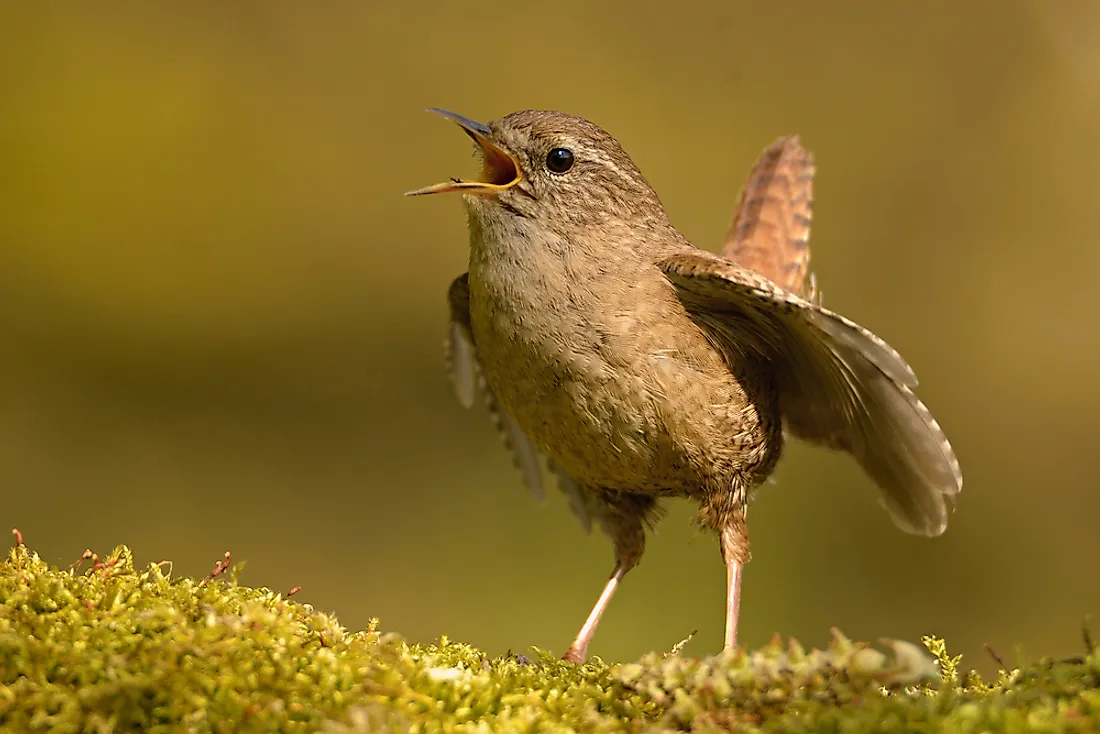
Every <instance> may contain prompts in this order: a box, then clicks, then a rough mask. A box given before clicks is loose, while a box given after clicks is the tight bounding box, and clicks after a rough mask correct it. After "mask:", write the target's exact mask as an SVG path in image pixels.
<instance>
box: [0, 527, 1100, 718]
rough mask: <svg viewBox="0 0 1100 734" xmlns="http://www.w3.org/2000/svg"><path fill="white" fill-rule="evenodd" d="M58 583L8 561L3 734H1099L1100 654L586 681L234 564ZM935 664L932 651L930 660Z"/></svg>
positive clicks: (706, 671)
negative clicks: (386, 627)
mask: <svg viewBox="0 0 1100 734" xmlns="http://www.w3.org/2000/svg"><path fill="white" fill-rule="evenodd" d="M83 560H84V561H86V563H84V564H76V565H74V567H72V568H68V569H58V568H54V567H51V566H49V565H48V564H46V563H44V562H43V561H42V560H41V559H40V558H39V557H38V556H37V555H36V554H34V553H31V552H29V551H28V550H27V549H26V547H25V546H23V545H22V544H21V543H20V544H18V545H17V546H16V547H15V548H14V549H13V550H12V551H11V553H10V555H9V557H8V559H7V561H6V562H5V563H3V564H2V565H0V730H3V731H17V732H18V731H50V732H85V731H88V732H106V731H133V730H139V731H197V732H201V731H215V732H223V731H224V732H230V731H232V732H236V731H326V732H379V731H398V732H403V731H478V732H490V731H503V732H536V731H537V732H543V731H547V732H557V731H560V732H568V731H586V732H587V731H591V732H612V731H615V732H617V731H646V732H658V731H717V732H720V731H762V732H804V731H826V732H840V731H881V732H892V731H929V732H931V731H1024V730H1026V731H1039V732H1045V731H1050V732H1063V731H1082V732H1083V731H1097V730H1100V649H1094V650H1092V651H1091V652H1090V654H1089V655H1087V656H1085V657H1083V658H1081V659H1079V660H1068V661H1061V662H1053V661H1040V662H1038V663H1036V664H1034V665H1031V666H1029V667H1027V668H1025V669H1022V670H1016V671H1012V672H1002V673H1001V675H1000V679H999V680H997V681H996V682H993V683H986V682H984V681H982V680H981V679H980V678H979V677H978V676H977V675H975V674H973V673H971V674H967V675H965V676H960V673H959V669H958V666H959V660H958V658H952V657H949V656H948V655H947V652H946V650H945V649H944V646H943V643H942V641H940V640H936V639H932V638H926V639H925V641H924V643H925V645H924V648H921V647H917V646H915V645H912V644H910V643H904V642H885V643H881V644H880V645H878V646H871V645H866V644H860V643H853V642H851V641H849V640H847V639H845V638H844V637H843V636H841V635H840V634H839V633H837V634H835V635H834V639H833V641H832V643H831V644H830V645H829V646H828V648H827V649H825V650H819V651H806V650H803V649H802V648H801V647H800V646H799V645H798V644H797V643H796V642H794V641H790V642H789V643H787V644H781V643H780V642H779V641H778V640H776V641H775V642H773V643H772V644H771V645H769V646H767V647H765V648H763V649H761V650H759V651H756V652H750V653H741V652H738V653H731V654H723V655H719V656H716V657H709V658H704V659H689V658H685V657H682V656H681V655H679V654H677V653H676V652H673V653H668V654H664V655H661V654H651V655H648V656H646V657H645V658H643V659H642V660H641V661H639V662H637V663H632V664H628V665H619V666H608V665H606V664H605V663H603V662H601V661H600V660H594V661H593V662H591V663H589V664H588V665H585V666H583V667H580V668H578V667H576V666H574V665H571V664H567V663H563V662H561V661H559V660H557V659H556V658H554V657H553V656H551V655H549V654H545V653H542V652H539V651H536V652H535V654H534V659H528V658H526V657H524V656H522V655H508V656H505V657H501V658H495V659H494V658H490V657H488V656H486V655H485V654H484V653H482V652H479V651H478V650H475V649H473V648H471V647H469V646H467V645H463V644H461V643H456V642H452V641H449V640H448V639H446V638H441V639H440V640H439V642H438V643H437V644H431V645H412V644H408V643H406V642H404V641H402V640H401V639H399V638H398V637H396V636H394V635H389V634H382V633H380V632H379V631H378V630H377V623H376V622H372V623H371V625H370V626H369V627H368V629H366V630H364V631H360V632H348V631H347V630H345V629H344V628H343V627H341V626H340V624H339V623H338V622H337V620H336V619H335V618H333V617H331V616H329V615H326V614H322V613H320V612H317V611H315V610H313V609H312V608H311V607H310V606H309V605H308V604H299V603H296V602H293V601H290V600H288V599H286V598H284V596H283V595H281V594H278V593H276V592H273V591H270V590H268V589H252V588H248V587H246V586H242V585H240V584H239V583H238V582H237V571H238V570H239V569H238V568H236V567H234V568H232V569H229V568H228V564H221V563H219V565H218V566H217V567H215V569H214V572H213V573H212V574H211V576H209V577H207V578H205V579H191V578H179V577H173V576H172V575H171V573H170V568H169V567H168V565H167V564H151V565H150V566H149V567H147V568H145V569H144V570H139V569H135V568H134V565H133V557H132V556H131V554H130V551H129V550H127V549H126V548H125V547H122V548H119V549H117V550H116V551H115V552H114V553H112V554H111V555H110V556H109V557H108V558H106V559H104V560H100V559H99V558H96V557H94V556H92V555H91V554H90V553H85V557H84V559H83ZM929 653H931V654H929Z"/></svg>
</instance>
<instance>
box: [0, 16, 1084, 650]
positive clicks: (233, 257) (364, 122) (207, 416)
mask: <svg viewBox="0 0 1100 734" xmlns="http://www.w3.org/2000/svg"><path fill="white" fill-rule="evenodd" d="M1098 34H1100V6H1097V5H1096V4H1095V3H1091V2H1087V1H1085V0H1082V1H1080V2H1076V3H1073V2H1064V3H1048V2H1041V1H1040V0H1034V1H1033V2H1001V3H996V4H990V3H957V2H956V3H949V2H933V3H921V4H913V3H875V2H862V3H853V2H848V3H809V2H806V3H760V2H751V3H750V2H732V3H731V2H680V3H668V2H660V3H658V2H616V3H597V2H579V1H577V2H562V3H557V4H553V3H542V4H537V5H536V4H533V3H528V4H525V3H493V4H485V3H468V2H427V1H424V2H408V3H399V2H369V1H366V0H364V1H362V2H336V3H316V4H306V3H289V2H287V3H259V2H256V3H224V2H208V3H200V2H191V3H183V4H176V5H162V4H154V3H136V2H135V3H126V4H111V3H85V4H79V5H78V4H46V3H18V4H17V3H8V4H5V5H4V7H3V8H2V9H0V95H2V96H0V345H2V347H0V527H3V528H5V529H6V528H8V527H14V526H17V527H19V528H20V529H21V530H22V531H23V532H24V533H25V535H26V536H27V540H28V543H29V544H30V545H31V546H32V547H33V548H35V549H36V550H38V551H39V552H40V553H42V554H43V555H44V556H45V557H46V558H47V559H48V560H50V561H52V562H56V563H62V564H67V563H68V562H70V561H71V560H74V559H75V558H76V557H77V556H79V554H80V552H81V551H82V550H83V549H84V548H85V547H91V548H93V549H95V550H98V551H100V552H105V551H108V550H110V548H111V547H112V546H114V545H115V544H117V543H123V542H125V543H127V544H129V545H130V546H131V547H132V548H133V549H134V551H135V553H136V554H137V556H138V558H139V560H143V561H157V560H161V559H165V558H170V559H173V560H174V561H175V570H176V572H183V573H203V572H205V571H206V570H208V568H209V567H210V566H211V565H212V564H213V561H214V560H216V559H217V558H218V557H220V555H221V553H222V552H224V551H225V550H226V549H229V550H232V552H233V554H234V558H235V559H238V560H246V559H247V561H248V563H249V568H248V570H247V571H246V572H245V574H244V577H243V580H244V581H245V582H248V583H251V584H255V585H270V586H271V587H273V588H276V589H280V590H285V589H289V588H290V587H292V586H295V585H300V586H302V587H303V591H302V592H301V597H300V598H301V599H303V600H305V601H309V602H311V603H313V604H315V605H316V606H317V607H319V608H321V609H324V610H328V611H333V612H335V613H337V614H338V615H339V616H340V618H341V619H342V620H343V621H344V622H345V623H346V624H347V625H349V626H351V627H359V626H361V625H363V624H364V623H365V622H366V620H367V618H368V617H370V616H373V615H377V616H380V617H381V618H382V620H383V625H384V627H386V628H387V629H391V630H396V631H400V632H402V633H404V634H406V635H407V636H409V637H411V638H413V639H417V640H427V639H431V638H433V637H435V636H437V635H439V634H440V633H447V634H450V635H452V636H454V637H458V638H461V639H465V640H468V641H469V642H472V643H474V644H476V645H479V646H482V647H484V648H486V649H488V650H489V651H491V652H495V653H499V652H503V651H504V650H505V649H507V648H512V649H514V650H522V649H524V648H525V647H527V646H528V645H532V644H535V645H539V646H543V647H549V648H552V649H555V650H558V651H561V650H562V649H563V648H564V646H565V645H566V644H567V642H568V640H569V639H570V638H571V636H572V634H573V633H574V631H575V629H576V627H577V626H578V625H579V623H580V622H581V621H582V619H583V617H584V615H585V614H586V612H587V610H588V607H589V605H590V603H591V602H592V601H593V599H594V597H595V595H596V593H597V591H598V589H599V586H600V585H601V584H602V582H603V580H604V579H605V577H606V574H607V572H608V571H609V569H610V563H611V553H610V549H609V547H608V544H607V542H606V541H605V540H604V539H603V538H602V537H600V536H598V535H595V534H594V535H592V536H584V535H583V534H582V533H581V532H580V530H579V529H578V528H577V526H576V524H575V523H574V521H573V520H572V518H571V517H570V515H569V512H568V510H567V508H566V506H565V504H564V502H563V501H562V499H561V498H560V497H559V496H558V495H557V494H556V493H551V499H550V501H549V503H548V504H547V506H545V507H539V506H538V505H536V504H534V503H533V502H531V501H530V499H529V497H528V496H527V495H526V493H525V491H524V490H523V489H522V488H521V487H520V484H519V479H518V477H517V475H516V473H515V472H514V471H513V469H512V468H511V466H510V463H509V459H508V457H507V456H506V455H505V453H504V451H503V450H502V449H501V447H500V445H499V443H498V440H497V437H496V436H495V435H494V433H493V431H492V429H491V427H490V424H489V422H488V420H487V419H486V418H485V416H484V414H483V413H482V412H481V411H480V410H477V411H474V412H466V411H463V410H462V409H461V408H460V407H459V406H458V404H457V402H456V400H455V399H454V397H453V396H452V393H451V391H450V385H449V383H448V382H447V381H446V379H445V376H444V373H443V370H442V367H441V341H442V337H443V334H444V324H445V318H446V310H445V292H446V288H447V286H448V284H449V283H450V282H451V279H452V278H453V277H454V276H456V275H457V274H459V273H460V272H462V271H463V270H464V269H465V259H466V256H467V250H466V232H465V222H464V217H463V214H462V211H461V207H460V205H459V202H458V201H457V200H455V199H447V198H445V197H441V198H438V199H404V198H402V197H401V193H402V192H404V191H406V190H408V189H411V188H414V187H417V186H421V185H425V184H428V183H433V182H435V181H437V180H440V179H442V178H444V177H446V176H450V175H465V174H469V173H471V172H472V171H473V170H474V167H475V164H474V162H473V159H472V158H471V151H470V146H469V143H468V141H467V140H466V139H465V138H464V137H463V136H462V135H461V134H460V133H459V132H458V131H457V130H455V129H454V127H453V126H452V125H449V124H447V123H445V122H444V121H442V120H440V119H439V118H436V117H433V116H431V115H428V114H425V113H424V112H423V109H424V107H426V106H429V105H433V106H442V107H447V108H451V109H454V110H457V111H459V112H461V113H464V114H467V115H470V116H473V117H476V118H485V119H487V118H493V117H497V116H500V115H503V114H506V113H507V112H510V111H512V110H516V109H520V108H527V107H550V108H557V109H561V110H565V111H569V112H573V113H578V114H583V115H585V116H587V117H589V118H591V119H593V120H594V121H596V122H598V123H600V124H601V125H603V126H604V127H606V128H607V129H609V130H610V131H611V132H612V133H613V134H615V135H616V136H617V137H618V138H619V139H620V140H621V141H622V142H623V143H624V145H625V146H626V148H627V149H628V150H629V151H630V152H631V153H632V155H633V156H634V157H635V159H636V161H637V162H638V163H639V165H640V166H641V167H642V169H643V170H644V171H645V172H646V174H647V175H648V176H649V178H650V179H651V181H652V183H653V185H654V186H655V188H656V189H657V190H658V192H659V193H660V194H661V196H662V198H663V200H664V202H665V204H666V206H667V208H668V210H669V212H670V215H671V217H672V219H673V220H674V221H675V222H676V223H677V224H678V225H679V226H680V227H681V229H682V230H683V231H684V232H685V233H686V234H687V235H688V236H689V237H691V238H692V239H693V240H694V241H695V242H696V243H697V244H699V245H700V246H704V247H708V248H711V249H715V248H716V247H717V246H718V245H719V244H720V242H721V240H722V237H723V235H724V232H725V228H726V225H727V222H728V218H729V214H730V211H731V208H732V205H733V202H734V199H735V195H736V193H737V189H738V187H739V185H740V183H741V181H742V180H743V177H744V175H745V173H746V171H747V169H748V167H749V165H750V164H751V163H752V161H753V160H754V159H755V157H756V155H757V154H758V153H759V152H760V150H761V149H762V148H763V147H765V146H766V145H768V144H769V143H770V142H771V141H772V140H774V139H775V138H776V137H777V136H779V135H781V134H787V133H791V132H798V133H800V134H801V135H802V136H803V140H804V142H805V143H806V145H807V146H808V147H809V148H811V149H812V150H813V151H814V153H815V155H816V157H817V163H818V176H817V186H816V195H817V197H816V198H817V208H816V216H815V223H814V234H813V239H812V244H813V248H814V261H813V264H814V270H815V271H816V273H817V275H818V277H819V279H820V283H821V284H822V287H823V291H824V294H825V299H826V303H827V304H829V305H830V306H832V307H834V308H837V309H839V310H841V311H842V312H844V313H845V314H847V315H849V316H851V317H853V318H855V319H857V320H859V321H860V322H862V323H864V324H866V325H867V326H869V327H870V328H872V329H874V330H875V331H877V332H878V333H879V334H881V335H883V336H884V337H885V338H887V339H888V340H889V341H890V342H891V343H892V344H894V345H895V346H896V347H898V348H899V349H900V350H901V351H902V352H903V353H904V354H905V356H906V357H907V359H908V360H909V361H910V362H911V363H912V365H913V366H914V367H915V369H916V370H917V372H918V374H919V375H920V377H921V380H922V387H921V395H922V397H923V398H924V399H925V400H926V401H927V402H928V403H929V405H930V406H932V408H933V410H934V411H935V413H936V415H937V417H938V418H939V420H940V422H941V423H942V425H943V426H944V427H945V429H946V430H947V432H948V435H949V436H950V437H951V439H952V441H953V443H954V445H955V447H956V449H957V451H958V455H959V458H960V460H961V462H962V466H963V470H964V474H965V488H964V492H963V495H962V498H961V502H960V504H959V507H958V511H957V513H956V514H955V516H954V518H953V521H952V524H951V527H950V528H949V530H948V532H947V534H946V535H945V536H943V537H942V538H939V539H936V540H928V539H920V538H912V537H907V536H905V535H903V534H901V533H899V532H897V531H896V530H894V528H893V527H892V526H891V524H890V522H889V520H888V519H887V517H886V515H885V514H884V513H883V512H882V511H881V510H880V509H879V508H878V507H877V505H876V502H875V497H874V494H873V492H872V489H871V487H870V486H869V484H868V482H867V481H866V480H865V479H864V477H863V476H862V475H861V474H860V473H859V471H858V469H857V468H856V466H855V464H854V462H852V461H850V460H848V459H847V458H845V457H841V456H835V455H830V454H827V453H824V452H821V451H817V450H810V449H806V448H804V447H801V446H794V447H792V448H791V449H790V450H789V451H788V453H787V458H786V460H785V461H784V462H783V463H782V465H781V468H780V470H779V472H778V475H777V483H776V484H774V485H770V486H767V487H765V489H764V490H763V491H762V492H761V494H760V496H759V500H758V502H757V503H756V505H755V506H754V508H753V512H752V513H751V521H752V536H753V543H754V545H753V550H754V557H753V561H752V563H751V564H750V566H749V569H748V574H747V576H746V587H745V603H744V612H743V615H744V616H743V628H742V629H743V639H744V641H745V643H747V644H749V645H759V644H761V643H763V642H764V641H765V640H766V639H767V638H769V637H770V636H771V634H772V633H773V632H780V633H782V634H784V635H788V634H791V635H796V636H798V637H799V638H800V639H802V640H803V641H804V642H807V643H811V644H820V643H822V642H823V641H825V639H826V637H827V634H828V630H829V628H830V627H831V626H834V625H835V626H838V627H840V628H841V629H842V630H844V631H845V632H846V633H848V634H849V635H851V636H854V637H860V638H865V639H868V638H876V637H879V636H891V637H906V638H915V637H917V636H919V635H921V634H923V633H930V632H931V633H936V634H940V635H945V636H946V637H947V638H948V639H949V640H950V641H952V642H953V645H954V647H955V648H956V649H957V650H959V651H962V652H964V653H967V654H969V655H970V658H969V661H970V662H972V663H979V662H980V663H982V664H983V665H984V664H985V663H986V662H988V661H986V660H984V658H983V657H979V655H982V656H984V653H982V652H981V646H982V644H983V643H986V642H988V643H991V644H992V645H993V646H994V647H997V648H999V649H1000V650H1001V652H1002V653H1003V654H1005V655H1009V656H1010V655H1011V654H1012V652H1013V649H1014V645H1015V644H1016V643H1020V644H1022V645H1024V646H1025V647H1026V649H1027V650H1028V651H1030V652H1032V653H1051V654H1071V653H1074V652H1076V651H1077V649H1078V646H1079V635H1078V630H1079V624H1080V622H1081V620H1082V618H1083V617H1084V616H1085V615H1086V614H1087V613H1089V612H1096V611H1098V609H1100V583H1097V576H1096V560H1095V559H1096V558H1097V557H1100V521H1098V517H1100V492H1098V491H1097V485H1098V479H1097V477H1098V475H1100V442H1098V431H1097V428H1096V426H1097V422H1098V418H1097V415H1098V413H1100V385H1098V383H1097V377H1096V376H1097V373H1098V367H1100V349H1098V348H1097V347H1098V344H1100V337H1098V336H1097V331H1096V323H1097V315H1096V310H1095V299H1096V289H1097V284H1098V283H1100V247H1098V243H1097V241H1096V238H1097V233H1098V232H1100V214H1098V208H1097V204H1096V200H1097V196H1098V192H1100V183H1098V179H1097V169H1098V167H1100V122H1098V115H1100V52H1098V51H1097V49H1098V48H1100V46H1098V45H1097V43H1096V39H1097V37H1098ZM691 515H692V509H691V508H690V507H689V506H687V505H683V504H678V505H677V506H676V507H675V509H674V511H673V512H672V514H671V515H670V517H669V518H668V519H667V520H666V521H665V523H664V524H663V526H662V527H661V530H660V533H659V534H658V535H657V536H656V538H654V539H652V540H651V541H650V545H649V550H648V553H647V555H646V557H645V560H644V562H643V563H642V565H641V566H640V567H639V569H638V570H636V571H635V572H633V573H632V574H631V575H630V577H629V579H628V583H626V585H625V586H624V588H623V590H622V592H621V594H620V596H619V597H618V598H617V599H616V600H615V603H614V605H613V607H612V609H611V611H610V613H609V614H608V615H607V617H606V618H605V622H604V625H603V628H602V629H601V630H600V633H599V635H598V636H597V638H596V643H595V645H594V648H593V651H594V652H595V653H597V654H600V655H602V656H605V657H606V658H609V659H615V660H618V659H625V658H632V657H635V656H637V655H639V654H641V653H642V652H644V651H647V650H650V649H654V648H658V649H660V648H668V647H670V646H671V645H672V644H673V643H675V642H676V641H678V640H679V639H681V638H682V637H684V636H685V635H686V634H687V633H689V632H690V631H692V630H694V629H698V630H699V631H700V632H699V635H698V637H697V638H696V640H695V641H694V642H692V643H691V646H690V648H689V650H690V651H691V652H694V653H705V652H709V651H713V650H715V649H717V648H718V646H719V645H720V639H721V624H722V604H723V594H724V573H723V569H722V565H721V562H720V560H719V557H718V553H717V551H716V548H715V544H714V542H713V540H712V539H711V538H709V537H708V536H706V535H704V534H702V533H700V532H698V531H696V530H694V529H693V527H692V526H691V523H690V518H691Z"/></svg>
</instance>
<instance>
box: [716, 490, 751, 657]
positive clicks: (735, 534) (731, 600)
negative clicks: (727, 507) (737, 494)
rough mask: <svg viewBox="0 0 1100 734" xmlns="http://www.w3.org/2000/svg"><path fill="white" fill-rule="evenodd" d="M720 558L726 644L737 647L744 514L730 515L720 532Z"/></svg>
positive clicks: (746, 553)
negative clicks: (723, 568) (724, 581)
mask: <svg viewBox="0 0 1100 734" xmlns="http://www.w3.org/2000/svg"><path fill="white" fill-rule="evenodd" d="M721 543H722V558H723V560H725V562H726V644H725V646H724V649H726V650H729V649H731V648H734V647H737V620H738V616H739V615H740V612H741V577H742V575H743V574H744V570H745V562H746V561H748V560H749V532H748V526H747V525H746V524H745V512H744V510H743V509H737V510H734V511H733V512H731V513H730V515H729V517H728V518H727V519H726V522H725V523H724V524H723V526H722V530H721Z"/></svg>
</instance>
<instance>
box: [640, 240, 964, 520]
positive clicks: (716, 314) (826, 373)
mask: <svg viewBox="0 0 1100 734" xmlns="http://www.w3.org/2000/svg"><path fill="white" fill-rule="evenodd" d="M659 266H660V267H661V269H662V270H663V271H664V273H665V274H666V276H667V277H668V279H669V280H670V281H671V282H672V283H673V285H674V286H675V287H676V289H677V291H678V293H679V296H680V299H681V301H682V302H683V303H684V305H685V306H686V307H687V308H688V310H689V311H691V313H692V315H693V316H694V317H695V318H696V320H697V322H698V323H699V324H700V325H702V326H703V328H705V329H707V330H708V331H709V332H710V333H711V334H712V336H713V337H714V338H715V342H716V343H717V344H719V345H721V346H722V347H723V349H725V350H726V351H727V353H728V357H727V358H728V359H741V358H744V357H743V355H744V349H745V345H746V344H763V345H766V346H764V347H762V348H760V354H759V355H758V357H759V358H763V359H765V360H767V361H768V363H769V368H770V369H772V370H773V371H774V374H775V375H776V378H777V380H778V383H779V390H780V403H781V409H782V411H783V413H784V418H785V420H786V422H787V427H788V429H789V430H790V431H791V433H792V434H794V435H795V436H797V437H798V438H801V439H803V440H806V441H809V442H812V443H817V444H822V445H825V446H829V447H831V448H834V449H841V450H844V451H847V452H849V453H851V454H852V455H853V456H854V457H855V458H856V460H857V461H858V462H859V464H860V466H862V467H863V469H864V471H866V472H867V474H868V475H870V477H871V478H872V479H873V480H874V481H875V483H876V484H877V485H878V487H879V489H880V490H881V491H882V501H883V504H884V505H885V507H886V509H887V511H888V512H889V513H890V515H891V517H892V518H893V519H894V522H895V523H896V524H897V525H898V526H899V527H900V528H901V529H903V530H905V531H907V532H910V533H916V534H921V535H939V534H940V533H942V532H943V531H944V530H945V529H946V527H947V519H948V515H949V512H950V510H951V508H952V507H953V503H954V499H955V496H956V495H957V494H958V493H959V491H960V490H961V489H962V473H961V471H960V469H959V463H958V460H957V459H956V458H955V454H954V452H953V451H952V449H951V445H950V443H949V442H948V440H947V437H946V436H945V435H944V433H943V431H942V430H941V429H940V427H939V424H937V423H936V421H935V419H933V418H932V414H931V413H930V412H929V411H928V409H927V408H926V407H925V406H924V404H923V403H921V402H920V400H918V399H917V397H916V395H914V394H913V390H912V388H914V387H915V386H916V384H917V378H916V375H914V374H913V370H912V369H910V367H909V365H908V364H906V363H905V360H904V359H902V357H901V355H900V354H898V353H897V352H896V351H895V350H894V349H892V348H891V347H890V346H889V345H888V344H887V343H886V342H884V341H883V340H882V339H880V338H879V337H877V336H875V335H874V334H872V333H871V332H870V331H868V330H867V329H864V328H863V327H862V326H859V325H858V324H856V323H855V322H853V321H851V320H849V319H846V318H844V317H843V316H840V315H839V314H836V313H833V312H831V311H828V310H826V309H824V308H822V307H820V306H817V305H815V304H813V303H811V302H809V301H807V300H805V299H803V298H800V297H799V296H797V295H795V294H793V293H790V292H788V291H786V290H784V289H783V288H780V287H779V286H778V285H776V284H775V283H773V282H772V281H770V280H768V279H767V278H765V277H763V276H761V275H760V274H758V273H755V272H752V271H749V270H746V269H744V268H741V267H738V266H737V265H735V264H733V263H731V262H730V261H728V260H726V259H725V258H722V257H720V256H717V255H713V254H711V253H708V252H704V251H701V250H699V251H693V252H685V253H684V254H680V255H676V256H673V257H670V258H668V259H666V260H664V261H662V262H660V263H659Z"/></svg>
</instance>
